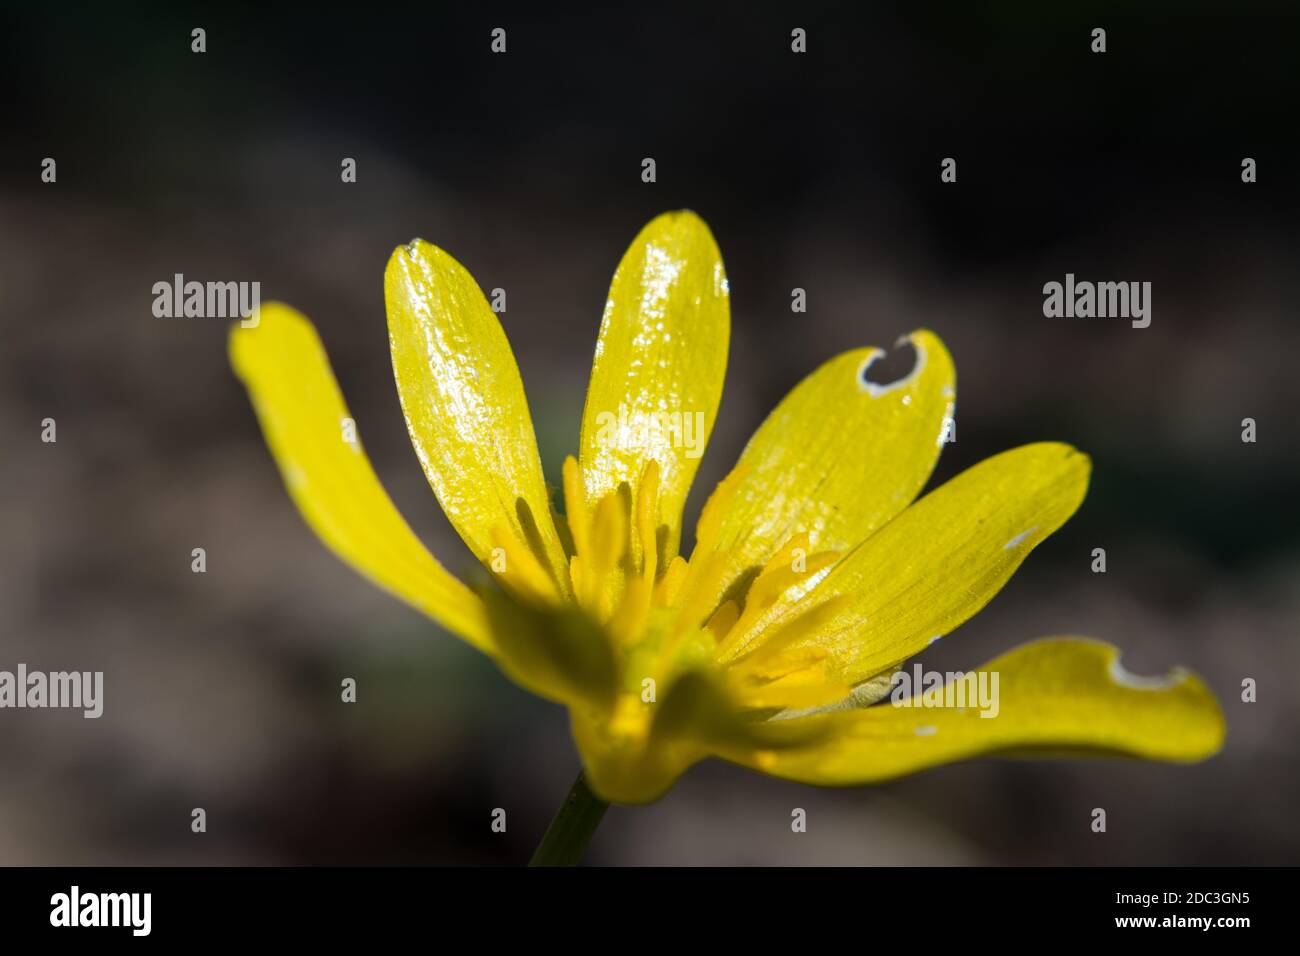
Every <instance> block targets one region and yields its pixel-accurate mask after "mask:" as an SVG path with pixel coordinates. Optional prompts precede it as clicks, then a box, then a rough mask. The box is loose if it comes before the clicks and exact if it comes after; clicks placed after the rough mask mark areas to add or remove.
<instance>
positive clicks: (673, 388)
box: [231, 212, 1224, 803]
mask: <svg viewBox="0 0 1300 956" xmlns="http://www.w3.org/2000/svg"><path fill="white" fill-rule="evenodd" d="M384 290H385V298H386V302H387V309H388V331H389V339H390V344H391V348H392V358H393V370H394V373H395V376H396V380H397V388H398V393H399V395H400V397H401V403H402V409H403V411H404V413H405V417H406V423H407V427H408V429H409V431H410V434H411V440H412V442H413V443H414V445H415V450H416V454H417V455H418V456H419V459H420V463H421V465H422V466H423V468H424V471H425V474H426V475H427V476H428V479H429V483H430V485H432V487H433V490H434V493H435V494H436V495H437V496H438V500H439V502H440V503H441V504H442V507H443V510H444V511H445V512H446V513H447V516H448V518H449V519H450V520H451V523H452V525H454V526H455V528H456V530H457V531H458V532H459V533H460V535H461V537H462V538H464V540H465V542H466V544H468V545H469V547H470V549H471V550H472V551H473V552H474V554H475V555H476V556H477V557H478V559H479V560H480V561H482V562H483V563H484V565H485V566H486V567H487V568H488V569H490V570H491V571H492V573H493V576H494V578H495V579H496V581H497V583H498V584H499V587H489V588H483V589H482V593H477V592H476V591H473V590H471V589H470V588H468V587H466V586H465V585H464V584H462V583H461V582H460V581H458V580H457V579H456V578H455V577H453V576H452V575H451V574H449V573H448V572H447V571H446V570H445V569H444V568H443V566H442V565H441V564H439V563H438V562H437V561H436V560H435V559H434V558H433V556H432V555H430V554H429V552H428V551H427V550H426V549H425V548H424V547H423V545H422V544H421V543H420V542H419V540H418V539H417V538H416V536H415V535H414V534H413V533H412V531H411V529H410V528H409V527H408V525H407V524H406V522H405V521H404V520H403V519H402V517H401V516H400V515H399V514H398V512H397V510H396V509H395V508H394V506H393V504H392V501H391V500H390V499H389V498H388V496H387V494H386V493H385V492H384V490H383V489H382V487H381V486H380V484H379V481H378V479H377V478H376V477H375V474H374V471H373V470H372V468H371V466H370V463H369V462H368V460H367V459H366V456H365V454H364V452H362V450H361V448H360V446H359V444H358V443H357V442H356V441H355V438H354V437H353V436H351V435H350V434H349V433H348V431H347V430H346V429H345V428H344V427H343V426H342V424H341V423H343V421H344V420H345V419H347V418H348V410H347V408H346V406H345V405H344V403H343V398H342V396H341V395H340V393H339V388H338V385H337V383H336V381H335V379H334V375H333V373H332V372H331V370H330V366H329V363H328V360H327V359H326V356H325V352H324V350H323V348H322V346H321V343H320V340H319V338H318V337H317V335H316V332H315V330H314V329H313V327H312V326H311V324H310V323H309V322H308V321H307V319H305V318H304V317H303V316H301V315H300V314H298V313H297V312H295V311H293V310H292V309H290V308H288V307H287V306H284V305H280V304H268V305H266V306H265V307H263V308H262V310H261V314H260V321H259V322H258V324H257V325H256V326H255V327H248V328H238V327H237V328H235V329H234V330H233V331H232V334H231V358H232V362H233V364H234V367H235V369H236V371H237V372H238V374H239V375H240V377H241V378H242V379H243V380H244V382H245V384H246V385H247V387H248V391H249V394H250V396H251V398H252V401H253V405H254V408H255V409H256V411H257V415H258V418H259V419H260V421H261V425H262V428H263V431H264V433H265V435H266V440H267V443H268V445H269V446H270V448H271V451H272V453H273V454H274V456H275V459H276V461H277V463H278V464H279V467H280V471H281V473H282V475H283V477H284V481H285V484H286V485H287V486H288V489H289V493H290V494H291V495H292V496H293V499H294V501H295V502H296V503H297V505H298V508H299V509H300V510H301V512H302V514H303V516H304V517H305V518H306V520H307V522H308V523H309V524H310V525H311V527H312V528H314V529H315V531H316V533H317V534H318V535H319V536H320V537H321V538H322V540H324V542H325V543H326V544H327V545H329V547H330V548H332V549H333V550H334V551H335V552H336V553H337V554H338V555H339V556H340V557H341V558H342V559H343V560H344V561H346V562H348V563H349V564H351V565H352V566H353V567H354V568H356V569H357V570H358V571H359V572H361V573H362V574H364V575H365V576H367V577H368V578H370V579H371V580H372V581H373V582H374V583H376V584H377V585H379V586H380V587H383V588H385V589H387V590H388V591H390V592H391V593H393V594H394V595H396V596H397V597H399V598H401V599H403V600H405V601H407V602H408V603H409V604H411V605H413V606H414V607H416V608H418V609H419V610H421V611H423V612H424V613H425V614H427V615H428V616H429V617H431V618H432V619H433V620H434V621H436V622H437V623H439V624H440V625H442V626H443V627H444V628H446V629H447V630H449V631H451V632H452V633H454V634H457V635H459V636H460V637H462V638H463V639H464V640H466V641H468V642H469V643H470V644H472V645H473V646H474V647H476V648H478V649H479V650H481V651H482V652H483V653H485V654H488V655H490V656H491V657H493V658H494V659H495V660H496V662H497V663H498V664H499V665H500V667H501V669H502V670H503V671H504V672H505V673H506V674H507V675H509V676H510V677H511V678H512V679H514V680H515V681H517V682H518V683H519V684H520V685H522V686H524V687H526V688H528V689H529V690H531V691H533V692H535V693H537V694H539V695H541V696H543V697H546V698H548V699H550V700H553V701H556V702H558V703H561V704H563V705H565V706H566V707H568V709H569V712H570V715H571V721H572V727H573V733H574V737H575V739H576V741H577V745H578V749H579V750H580V752H581V755H582V759H583V763H584V766H585V768H586V772H587V776H588V779H589V781H590V785H591V787H592V789H593V790H595V791H596V793H597V794H599V795H600V796H601V797H604V798H605V799H609V800H616V801H619V802H624V803H639V802H644V801H649V800H652V799H654V798H656V797H658V796H659V795H661V794H662V793H663V792H664V791H665V790H667V789H668V788H669V787H670V786H671V785H672V783H673V781H674V780H675V779H676V778H677V776H678V775H680V774H681V773H682V772H683V771H684V770H685V769H686V768H687V767H689V766H690V765H691V764H693V763H695V762H697V761H699V760H701V759H703V758H706V757H710V756H717V757H721V758H723V759H725V760H729V761H733V762H735V763H738V764H743V765H745V766H748V767H753V768H756V769H759V770H762V771H764V772H766V773H770V774H774V775H776V776H779V777H785V778H789V779H792V780H800V781H805V782H808V783H813V784H823V785H849V784H863V783H870V782H875V781H879V780H885V779H888V778H892V777H897V776H899V775H901V774H906V773H911V772H913V771H917V770H921V769H923V768H926V767H930V766H933V765H935V764H940V763H945V762H948V761H953V760H958V759H961V758H964V757H972V756H976V755H980V754H988V753H994V752H1004V753H1015V752H1021V753H1031V752H1044V751H1071V752H1077V751H1090V752H1106V753H1115V754H1128V755H1133V756H1138V757H1146V758H1152V759H1160V760H1174V761H1194V760H1200V759H1203V758H1205V757H1207V756H1209V755H1211V754H1213V753H1214V752H1215V751H1216V750H1218V748H1219V746H1220V745H1221V743H1222V739H1223V734H1224V724H1223V718H1222V716H1221V714H1220V711H1219V707H1218V704H1217V702H1216V700H1215V698H1214V696H1213V694H1212V693H1211V692H1210V691H1209V690H1208V689H1207V688H1206V686H1205V684H1204V683H1203V682H1202V681H1201V680H1200V679H1199V678H1197V677H1196V676H1194V675H1192V674H1189V673H1187V672H1185V671H1181V670H1178V671H1175V672H1174V673H1172V674H1170V675H1169V676H1168V677H1165V678H1158V679H1151V678H1135V677H1133V676H1132V675H1129V674H1128V673H1127V672H1126V671H1124V670H1123V669H1122V668H1121V667H1120V666H1119V656H1118V653H1117V651H1116V650H1115V649H1114V648H1112V647H1111V646H1109V645H1106V644H1102V643H1098V642H1095V641H1092V640H1086V639H1079V638H1052V639H1045V640H1040V641H1035V642H1033V643H1030V644H1026V645H1024V646H1022V647H1019V648H1017V649H1016V650H1013V651H1011V652H1009V653H1007V654H1005V655H1003V656H1002V657H999V658H998V659H996V660H994V661H991V662H990V663H988V664H986V665H985V666H984V667H983V668H980V671H979V673H983V674H987V675H988V676H989V677H990V678H991V677H992V676H993V675H996V676H997V678H998V682H997V684H996V685H994V686H995V687H996V689H997V690H998V692H999V693H998V701H997V704H996V707H995V708H989V707H984V708H980V707H977V706H975V705H974V704H973V703H972V705H971V706H966V707H958V706H932V705H935V704H936V703H937V704H942V703H943V701H942V700H941V699H939V698H941V697H942V695H941V694H940V695H938V698H936V697H934V695H932V696H931V697H925V696H924V694H923V693H922V691H921V689H917V690H916V691H915V693H914V695H913V696H912V697H911V698H908V699H904V700H901V701H900V700H892V701H886V700H884V698H885V697H896V696H897V695H891V694H890V690H891V675H893V674H894V673H895V672H896V670H897V668H898V666H899V665H900V664H901V663H902V662H904V661H906V660H907V659H908V658H910V657H912V656H913V655H915V654H916V653H917V652H918V651H920V650H922V649H923V648H924V647H925V646H926V645H927V644H929V643H930V642H931V641H932V640H934V639H935V638H936V636H938V635H943V634H947V633H949V632H950V631H952V630H953V629H954V628H956V627H957V626H959V625H960V624H961V623H962V622H964V621H965V620H967V619H968V618H970V617H971V616H972V615H973V614H975V613H976V612H977V611H979V610H980V608H982V607H983V606H984V605H985V604H986V603H988V601H989V600H990V599H992V598H993V596H994V595H995V594H996V593H997V592H998V590H999V589H1000V588H1001V587H1002V585H1003V584H1004V583H1005V582H1006V581H1007V579H1008V578H1009V577H1010V576H1011V574H1012V573H1013V572H1014V571H1015V569H1016V568H1017V567H1018V566H1019V565H1020V563H1021V561H1023V560H1024V558H1025V556H1026V555H1027V554H1028V553H1029V552H1030V551H1031V550H1032V549H1033V548H1034V547H1035V546H1036V545H1037V544H1038V543H1039V542H1041V541H1042V540H1043V539H1044V538H1046V537H1047V536H1048V535H1049V534H1051V533H1052V532H1053V531H1055V530H1056V529H1057V528H1058V527H1060V526H1061V524H1063V523H1064V522H1065V521H1066V519H1067V518H1069V517H1070V515H1071V514H1073V512H1074V511H1075V509H1076V508H1077V507H1078V506H1079V503H1080V502H1081V501H1082V500H1083V496H1084V493H1085V490H1086V488H1087V484H1088V474H1089V461H1088V458H1087V457H1086V456H1084V455H1082V454H1080V453H1079V452H1078V451H1076V450H1074V449H1073V448H1071V447H1069V446H1067V445H1062V444H1055V443H1042V444H1033V445H1025V446H1023V447H1020V448H1016V449H1013V450H1011V451H1008V452H1004V453H1003V454H1000V455H996V456H994V457H993V458H989V459H987V460H985V461H983V462H981V463H980V464H978V465H976V466H975V467H973V468H971V469H969V470H967V471H966V472H964V473H962V474H961V475H959V476H958V477H956V478H954V479H953V480H951V481H949V482H947V483H946V484H944V485H942V486H941V487H939V488H938V489H936V490H934V491H932V492H930V493H929V494H928V495H926V496H925V497H923V498H921V499H920V500H915V501H914V499H915V498H916V496H917V494H918V493H919V492H920V490H921V488H922V486H923V485H924V484H925V483H926V481H927V479H928V478H929V476H930V473H931V471H932V470H933V468H934V464H935V461H936V459H937V458H938V455H939V451H940V449H941V446H942V444H943V442H944V437H945V430H946V428H948V427H950V423H951V419H952V413H953V401H954V390H953V389H954V381H955V378H954V371H953V365H952V360H951V358H950V357H949V355H948V352H947V351H946V350H945V348H944V346H943V343H942V342H940V341H939V339H938V338H937V337H936V336H935V335H933V334H932V333H930V332H926V331H919V332H914V333H912V334H911V335H910V336H908V337H907V338H908V341H910V342H911V344H912V346H913V347H914V349H915V352H916V356H917V360H916V365H915V368H914V369H913V370H912V372H911V373H910V374H909V375H907V376H906V377H905V378H903V379H902V380H900V381H898V382H894V383H891V384H888V385H879V384H876V383H873V382H871V381H869V380H868V379H867V377H866V372H867V369H868V368H869V367H870V366H871V364H872V362H874V361H875V360H876V359H877V358H878V357H880V356H881V355H883V353H882V352H881V350H879V349H875V348H862V349H856V350H854V351H850V352H845V353H844V354H842V355H839V356H836V357H835V358H833V359H831V360H830V361H828V362H827V363H826V364H824V365H822V366H821V367H820V368H819V369H817V370H816V371H814V372H813V373H812V374H811V375H809V376H808V377H807V378H806V379H804V381H803V382H801V383H800V384H799V385H798V386H796V387H795V389H794V390H793V391H792V392H791V393H790V394H789V395H788V396H786V398H785V399H784V400H783V401H782V402H781V403H780V405H778V406H777V408H776V410H775V411H773V412H772V414H771V415H770V416H769V417H768V418H767V420H766V421H765V422H764V423H763V425H762V426H761V427H760V428H759V429H758V431H757V432H756V433H755V434H754V436H753V437H752V438H751V439H750V442H749V444H748V445H747V446H746V448H745V450H744V453H743V454H742V455H741V457H740V461H739V462H738V464H737V465H736V467H735V469H734V470H733V471H732V472H731V473H730V475H728V477H727V478H726V479H725V480H724V481H723V482H722V483H721V484H719V486H718V488H717V489H716V490H715V491H714V493H713V495H712V497H711V498H710V499H709V501H708V503H707V504H706V505H705V507H704V509H703V512H702V514H701V515H700V518H699V521H698V524H697V526H696V531H695V544H694V548H693V550H692V551H691V554H690V557H689V559H687V558H686V557H684V556H683V555H681V554H679V553H678V545H679V542H680V541H681V531H682V509H683V505H684V503H685V500H686V495H687V491H688V490H689V488H690V485H691V480H692V478H693V477H694V475H695V470H696V467H697V465H698V462H699V453H700V451H701V450H702V448H703V445H704V442H705V441H707V438H708V435H709V432H710V431H711V430H712V427H713V422H714V417H715V413H716V411H717V407H718V400H719V398H720V396H721V392H722V380H723V375H724V372H725V369H726V363H727V345H728V337H729V331H730V306H729V298H728V286H727V278H726V274H725V272H724V271H723V266H722V259H721V255H720V254H719V252H718V248H717V245H716V244H715V242H714V240H713V236H712V234H711V233H710V232H709V230H708V227H707V226H706V225H705V224H704V223H703V222H702V221H701V220H700V219H699V217H697V216H696V215H694V214H693V213H690V212H676V213H668V214H666V215H662V216H660V217H658V218H657V219H655V220H654V221H653V222H651V223H650V224H649V225H648V226H646V227H645V229H643V230H642V231H641V233H640V235H638V236H637V237H636V239H635V241H634V242H633V243H632V246H631V248H630V249H629V250H628V251H627V253H626V255H625V256H624V257H623V260H622V262H621V263H620V264H619V267H618V270H617V271H616V272H615V273H614V280H613V284H612V285H611V287H610V291H609V297H608V300H607V301H606V304H605V314H604V318H603V320H602V322H601V327H600V337H599V339H598V341H597V344H596V356H595V361H594V363H593V367H592V373H591V383H590V386H589V388H588V391H587V400H586V407H585V410H584V412H583V420H582V430H581V433H580V438H579V450H578V456H577V458H576V459H574V458H572V457H570V458H569V459H568V460H567V461H566V462H565V464H564V471H563V488H562V495H561V496H562V499H563V511H564V513H563V515H560V514H559V513H557V511H556V510H555V509H554V508H553V507H552V493H551V490H550V489H548V487H547V485H546V484H545V482H544V481H543V477H542V468H541V464H540V463H539V460H538V455H537V442H536V438H535V437H534V432H533V425H532V420H531V418H530V416H529V412H528V404H527V401H526V399H525V398H524V390H523V385H522V383H521V381H520V377H519V370H518V367H517V366H516V364H515V360H514V356H513V354H512V352H511V350H510V346H509V344H508V343H507V342H506V337H505V335H504V333H503V332H502V329H501V326H500V324H499V323H498V321H497V319H496V316H495V315H494V314H493V312H492V310H491V309H490V308H489V306H488V303H487V301H486V300H485V299H484V296H483V293H482V292H481V291H480V289H479V287H478V286H477V284H476V283H475V282H474V279H473V278H472V277H471V276H470V274H469V273H468V272H467V271H466V270H465V269H464V267H462V266H461V265H460V263H458V262H457V261H456V260H455V259H453V258H452V257H451V256H450V255H448V254H447V253H446V252H444V251H443V250H441V249H439V248H437V247H436V246H432V245H429V244H428V243H425V242H422V241H419V240H417V241H414V242H412V243H410V244H408V245H405V246H402V247H400V248H398V249H397V250H396V251H395V252H394V253H393V255H392V258H391V259H390V260H389V263H388V268H387V271H386V273H385V277H384ZM989 683H992V681H991V680H990V681H989ZM900 686H901V685H900ZM972 686H973V685H972ZM898 703H902V704H916V705H917V706H892V704H898ZM949 703H950V704H951V703H952V701H951V700H950V701H949ZM873 704H875V706H871V705H873ZM994 710H996V714H994V713H993V711H994ZM989 718H991V719H989Z"/></svg>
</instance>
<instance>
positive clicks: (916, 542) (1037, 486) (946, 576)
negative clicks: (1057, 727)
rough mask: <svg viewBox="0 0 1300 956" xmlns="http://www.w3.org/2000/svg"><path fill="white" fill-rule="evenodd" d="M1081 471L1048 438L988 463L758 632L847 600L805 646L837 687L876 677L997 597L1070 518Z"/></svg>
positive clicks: (850, 558)
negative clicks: (819, 654) (814, 607)
mask: <svg viewBox="0 0 1300 956" xmlns="http://www.w3.org/2000/svg"><path fill="white" fill-rule="evenodd" d="M1088 474H1089V461H1088V458H1087V456H1086V455H1083V454H1081V453H1080V452H1078V451H1076V450H1075V449H1073V448H1071V447H1070V446H1069V445H1062V444H1059V443H1053V442H1043V443H1040V444H1034V445H1025V446H1023V447H1020V448H1016V449H1013V450H1011V451H1007V452H1003V453H1002V454H1000V455H995V456H993V457H992V458H988V459H985V460H984V461H982V462H980V463H979V464H978V465H976V466H974V467H973V468H969V469H967V470H966V471H964V472H962V473H961V474H960V475H958V476H957V477H956V478H954V479H952V480H951V481H949V482H947V483H946V484H944V485H942V486H940V487H939V488H937V489H936V490H935V491H932V492H931V493H930V494H928V495H926V496H925V497H924V498H922V499H921V500H920V501H918V502H916V503H915V504H914V505H912V506H911V507H910V508H908V509H907V510H905V511H904V512H903V513H902V514H900V515H899V516H898V517H896V518H895V519H894V520H893V521H891V522H889V524H887V525H885V526H884V527H883V528H881V529H880V530H879V531H877V532H876V533H875V534H874V535H872V536H871V537H870V538H868V539H867V540H866V541H864V542H863V543H862V544H860V545H859V546H858V547H857V548H855V549H854V550H853V551H852V552H850V553H849V554H848V555H847V556H846V557H845V558H844V559H843V560H842V561H841V562H840V563H839V564H837V565H836V566H835V567H834V568H832V569H831V570H830V572H829V573H827V575H826V577H825V580H824V581H822V582H821V583H820V584H817V585H816V586H815V587H814V588H813V590H812V591H811V593H809V594H808V595H807V596H806V597H805V598H804V600H803V602H802V603H801V602H799V601H797V600H795V599H796V598H797V597H798V596H799V591H800V589H798V588H796V589H795V590H794V591H792V592H791V594H790V595H788V596H787V597H786V598H784V599H783V600H782V601H780V602H778V603H777V605H776V606H775V607H774V609H773V610H772V611H770V612H768V615H767V618H766V620H765V621H763V622H762V623H760V624H759V625H758V626H757V627H756V629H755V631H756V632H758V631H762V632H763V633H764V634H771V633H773V632H774V629H775V627H776V626H777V625H778V624H779V623H780V622H781V621H783V620H787V619H789V617H791V616H792V615H794V614H798V613H803V611H804V609H806V607H807V604H808V602H812V603H814V604H820V603H822V602H825V601H828V600H845V599H847V600H845V604H844V606H843V608H842V609H841V610H840V611H839V612H838V613H837V614H835V615H834V616H833V617H832V619H831V620H830V621H828V622H827V623H826V624H825V625H824V627H823V628H822V629H821V630H820V632H819V633H818V634H816V635H815V636H812V637H810V638H809V639H808V641H807V642H805V643H806V644H811V645H812V646H815V647H817V648H820V649H821V650H824V651H825V652H826V653H827V655H828V657H827V663H826V667H827V674H828V675H829V676H831V677H833V678H835V679H838V680H841V681H843V682H844V683H847V684H856V683H858V682H859V681H862V680H865V679H867V678H869V677H872V676H874V675H876V674H879V673H880V672H881V671H884V670H885V669H887V668H889V667H892V666H893V665H895V664H897V663H899V662H900V661H903V660H906V659H907V658H909V657H911V656H912V655H913V654H915V653H916V652H918V651H920V650H921V649H922V648H924V647H925V646H926V645H927V644H928V643H929V642H930V641H931V640H932V639H934V638H935V637H938V636H942V635H944V634H947V633H949V632H950V631H952V630H953V629H954V628H956V627H957V626H958V625H959V624H961V623H962V622H963V621H965V620H967V619H968V618H970V617H971V616H972V615H974V614H975V613H976V612H977V611H979V610H980V609H981V608H982V607H984V605H985V604H987V603H988V602H989V601H990V600H992V598H993V596H994V595H995V594H997V593H998V591H999V590H1001V588H1002V586H1003V584H1005V583H1006V581H1007V580H1008V579H1009V578H1010V577H1011V575H1012V574H1013V573H1014V572H1015V570H1016V568H1018V567H1019V566H1020V563H1021V562H1022V561H1023V560H1024V559H1025V557H1026V556H1027V555H1028V554H1029V552H1030V551H1031V550H1032V549H1033V548H1034V547H1035V546H1036V545H1038V543H1039V542H1041V541H1042V540H1043V539H1044V538H1046V537H1047V536H1048V535H1050V534H1051V533H1052V532H1054V531H1055V530H1056V529H1057V528H1059V527H1060V526H1061V525H1062V524H1064V523H1065V521H1066V519H1067V518H1069V517H1070V515H1072V514H1074V512H1075V509H1077V508H1078V507H1079V503H1080V502H1082V501H1083V496H1084V494H1085V492H1086V491H1087V488H1088ZM764 639H765V638H764V637H762V636H760V637H759V638H758V639H757V640H758V641H762V640H764ZM798 646H804V645H792V648H796V647H798Z"/></svg>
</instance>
